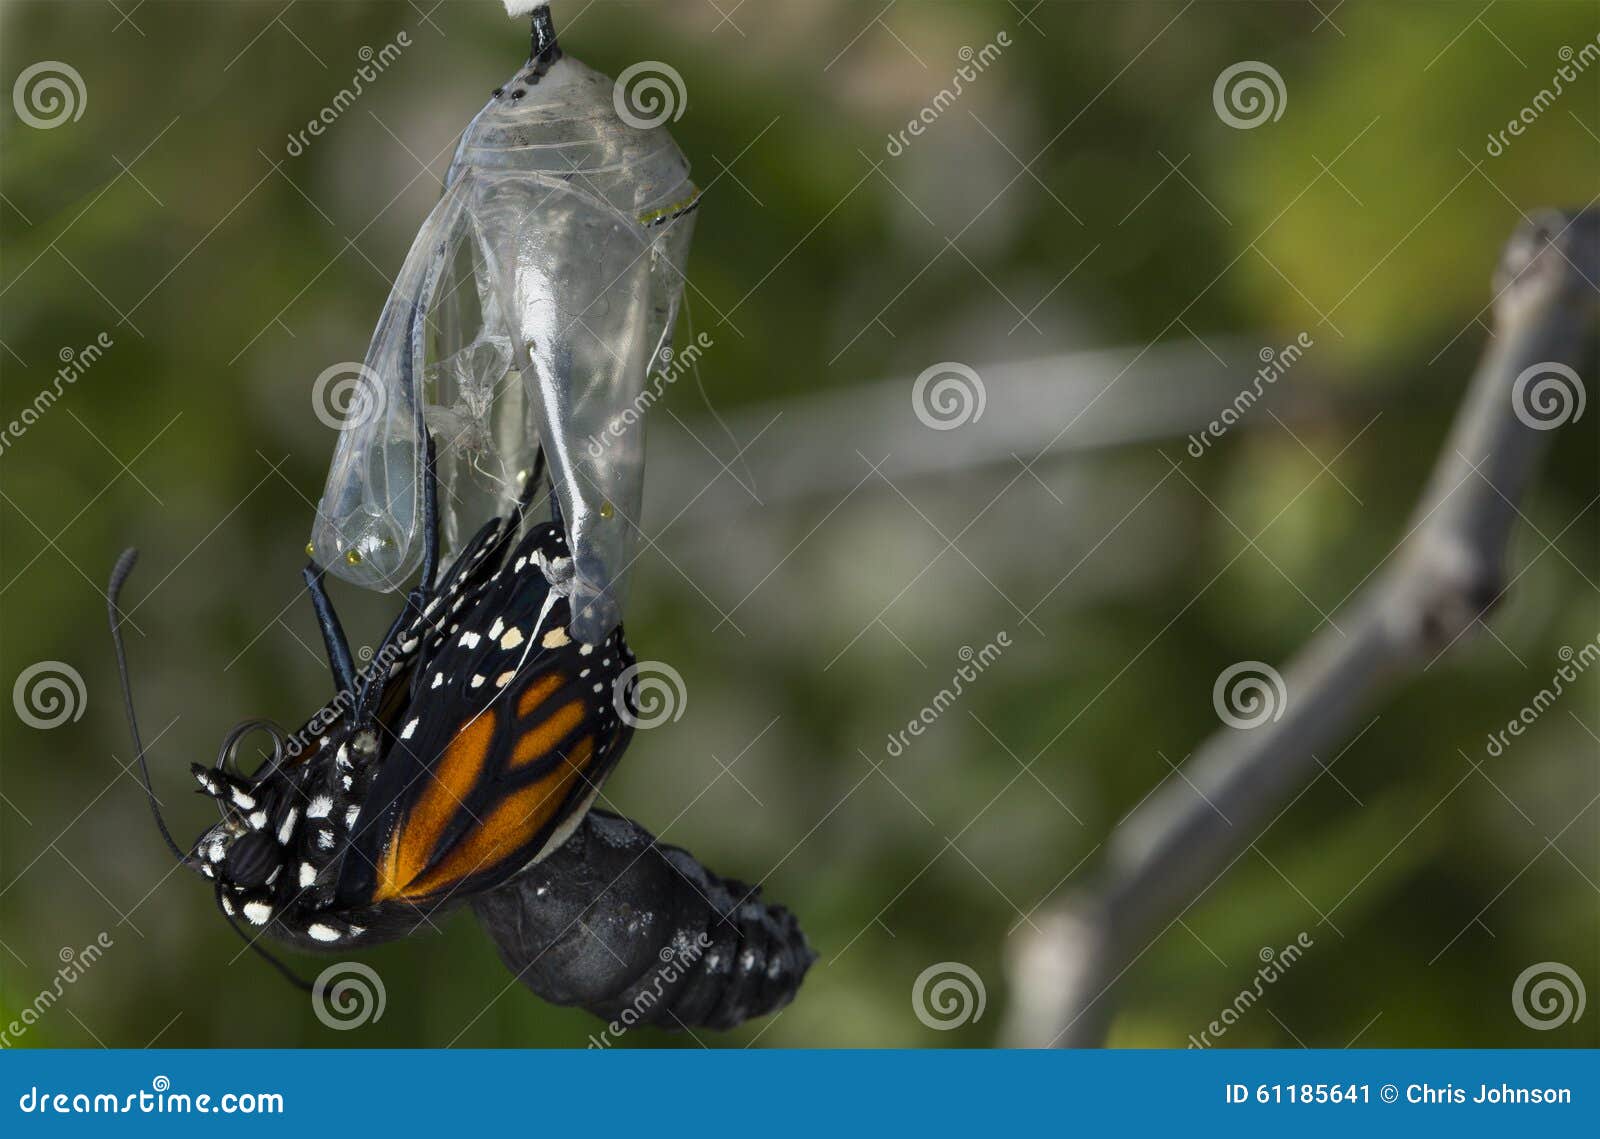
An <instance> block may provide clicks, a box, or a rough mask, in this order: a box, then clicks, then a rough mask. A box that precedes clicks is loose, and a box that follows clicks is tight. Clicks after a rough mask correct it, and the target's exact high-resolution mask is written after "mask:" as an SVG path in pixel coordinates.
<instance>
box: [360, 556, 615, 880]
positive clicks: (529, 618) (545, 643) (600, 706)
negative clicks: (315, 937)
mask: <svg viewBox="0 0 1600 1139" xmlns="http://www.w3.org/2000/svg"><path fill="white" fill-rule="evenodd" d="M565 557H566V551H565V545H564V542H563V539H562V537H561V534H560V531H559V529H557V528H556V527H554V526H552V525H549V524H541V525H539V526H536V527H534V528H533V529H532V530H531V531H530V532H529V533H528V535H527V536H526V537H525V538H524V539H523V541H522V542H521V543H520V544H519V546H518V547H517V549H516V550H515V551H514V552H513V553H511V554H510V555H508V556H507V557H506V559H505V564H503V565H501V566H500V568H499V569H497V570H496V571H495V572H494V573H493V574H492V575H490V576H489V578H488V579H487V580H486V581H485V582H484V583H483V585H482V588H481V589H480V590H479V591H477V595H476V596H474V597H473V598H471V599H470V600H469V601H467V602H466V603H464V604H462V605H461V607H460V608H459V609H458V610H452V611H450V612H447V613H446V615H445V619H444V620H442V621H440V623H439V624H438V625H437V626H436V628H435V630H434V631H433V632H432V633H430V634H429V635H428V637H427V641H428V644H427V645H426V646H425V648H424V649H423V651H422V652H421V654H420V655H419V656H418V658H417V660H416V664H415V667H414V671H413V672H412V675H411V683H410V703H409V706H408V707H407V709H406V710H405V711H404V712H403V713H402V714H401V715H400V716H398V717H397V718H396V719H395V720H393V721H391V723H392V724H393V725H395V732H394V738H393V739H392V741H388V747H387V752H386V754H385V755H384V758H383V759H382V761H381V764H380V768H379V771H378V774H377V776H376V778H375V780H374V783H373V787H372V792H371V795H370V796H369V797H368V800H367V804H366V806H365V807H364V808H363V810H362V818H361V820H360V825H359V826H358V827H357V829H356V833H355V835H354V836H353V841H354V843H355V846H356V848H357V851H358V852H359V853H360V854H362V855H365V857H356V858H352V859H347V860H346V864H345V870H344V873H343V874H342V875H341V880H340V887H339V895H340V899H341V901H342V902H344V903H345V904H352V905H366V904H381V903H386V902H404V903H411V904H419V905H421V904H425V905H432V904H436V903H437V902H439V901H442V900H443V899H445V898H447V897H450V896H452V895H465V894H471V893H476V892H478V891H480V890H483V889H486V888H488V887H490V886H493V885H496V884H498V883H499V882H502V881H504V880H505V879H506V878H508V877H509V876H510V875H511V874H513V873H515V872H516V871H517V870H519V869H521V868H522V867H523V866H525V865H526V864H528V863H529V862H531V861H533V860H535V859H536V858H538V857H539V856H541V855H542V854H544V853H546V852H547V851H548V850H550V849H553V848H554V845H558V843H559V839H560V838H562V837H564V836H565V834H566V833H568V832H569V831H570V829H571V827H572V826H574V825H576V823H577V821H578V820H579V819H581V818H582V815H583V812H584V811H585V810H586V809H587V807H588V804H589V803H590V802H591V801H592V800H593V798H594V796H595V795H596V794H597V793H598V791H599V788H600V784H601V782H602V781H603V780H604V778H605V776H606V774H607V773H608V772H609V771H610V770H611V768H612V767H613V766H614V765H615V763H616V761H617V759H618V757H619V756H620V755H621V753H622V751H623V749H624V748H625V747H626V745H627V741H628V738H629V736H630V735H631V728H630V726H629V725H628V723H627V722H626V721H625V720H624V719H623V718H622V717H621V716H620V715H619V714H618V711H617V708H616V707H615V695H614V693H615V691H616V682H617V680H618V678H619V677H621V675H622V674H623V673H624V672H625V671H626V670H627V669H628V667H629V666H631V665H632V663H633V658H632V656H631V654H630V653H629V652H628V650H627V646H626V642H625V641H624V640H623V637H622V634H621V631H620V630H618V631H616V632H613V633H612V634H611V635H610V637H608V639H607V640H606V641H605V642H603V643H601V644H599V645H585V644H581V643H579V642H577V641H576V640H574V639H573V638H572V636H571V633H570V628H569V626H570V621H571V611H570V607H569V604H568V600H567V598H566V596H565V595H564V594H563V593H562V592H561V591H560V590H559V589H558V588H554V587H552V586H551V582H550V577H548V576H547V573H548V572H549V567H551V566H552V565H554V566H556V567H560V566H561V565H562V563H563V559H565ZM556 577H557V579H558V580H559V579H560V574H559V573H557V574H556ZM451 605H452V606H454V605H455V602H454V601H452V602H451Z"/></svg>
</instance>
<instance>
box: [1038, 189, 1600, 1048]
mask: <svg viewBox="0 0 1600 1139" xmlns="http://www.w3.org/2000/svg"><path fill="white" fill-rule="evenodd" d="M1597 281H1600V212H1597V211H1592V210H1591V211H1585V212H1583V213H1581V214H1577V215H1563V214H1559V213H1554V212H1549V213H1544V214H1541V215H1539V216H1537V217H1535V218H1533V219H1532V220H1531V221H1529V222H1528V223H1527V224H1525V225H1524V226H1522V227H1521V228H1520V229H1519V230H1518V231H1517V233H1516V235H1515V236H1514V237H1513V238H1512V240H1511V242H1510V244H1509V245H1508V247H1507V249H1506V253H1505V255H1504V257H1503V259H1502V263H1501V267H1500V271H1499V273H1498V275H1497V279H1496V281H1495V289H1496V292H1495V301H1494V313H1495V326H1496V327H1495V336H1494V338H1493V340H1492V341H1491V343H1490V345H1489V347H1488V349H1487V351H1486V352H1485V354H1484V357H1483V360H1482V362H1481V363H1480V365H1479V367H1478V370H1477V374H1476V375H1475V377H1474V378H1473V381H1472V385H1471V387H1470V389H1469V390H1468V392H1467V395H1466V399H1465V401H1464V403H1463V405H1462V408H1461V411H1460V412H1459V414H1458V416H1457V419H1456V423H1455V426H1454V428H1453V430H1452V431H1451V433H1450V436H1449V438H1448V439H1447V440H1446V442H1445V444H1444V447H1443V450H1442V451H1441V453H1440V456H1439V460H1438V462H1437V464H1436V465H1435V468H1434V472H1433V475H1432V478H1431V480H1430V481H1429V483H1428V486H1427V489H1426V491H1425V492H1424V493H1423V495H1422V498H1421V501H1420V503H1419V505H1418V507H1417V511H1416V515H1415V517H1414V519H1413V524H1412V526H1411V527H1410V528H1409V532H1408V534H1407V536H1406V537H1405V538H1404V540H1403V541H1402V542H1401V543H1400V545H1399V546H1398V547H1397V548H1396V550H1395V552H1394V553H1393V555H1392V556H1390V557H1389V558H1388V559H1386V561H1385V562H1384V563H1383V564H1382V565H1381V566H1380V567H1379V568H1378V569H1377V570H1376V571H1375V572H1374V573H1373V575H1372V578H1371V580H1370V582H1369V583H1368V585H1367V586H1366V587H1365V588H1364V589H1363V590H1362V592H1361V593H1360V594H1359V595H1358V596H1357V597H1356V598H1355V599H1354V600H1353V601H1352V602H1351V603H1350V605H1349V606H1347V607H1346V608H1345V609H1343V610H1341V612H1340V613H1339V614H1338V615H1336V616H1335V621H1336V622H1337V625H1338V627H1339V629H1342V630H1343V635H1341V634H1340V633H1338V632H1336V631H1335V630H1334V629H1332V628H1329V629H1325V630H1324V631H1323V633H1322V634H1321V635H1319V636H1317V637H1314V638H1313V639H1312V641H1311V642H1310V643H1309V644H1308V645H1307V646H1306V647H1305V648H1304V649H1303V650H1302V651H1301V652H1300V653H1299V654H1298V655H1297V656H1296V657H1295V658H1294V660H1293V661H1292V662H1291V663H1290V664H1289V665H1288V667H1287V668H1286V669H1284V670H1283V677H1284V687H1285V689H1286V691H1287V699H1286V700H1285V701H1284V702H1283V715H1282V717H1281V718H1280V719H1277V720H1272V721H1269V722H1266V723H1263V724H1261V725H1260V726H1258V727H1255V728H1251V729H1248V730H1245V729H1238V728H1223V729H1222V730H1220V731H1218V732H1217V733H1216V734H1214V735H1213V736H1212V737H1211V738H1210V739H1209V740H1207V741H1206V743H1205V744H1204V745H1203V746H1202V747H1201V748H1200V749H1199V750H1198V751H1196V752H1195V754H1194V757H1193V759H1191V760H1190V761H1189V762H1188V763H1187V764H1186V765H1185V766H1184V768H1183V769H1182V775H1183V778H1181V779H1171V780H1168V781H1167V782H1166V784H1165V785H1163V786H1162V787H1161V788H1160V789H1159V790H1158V791H1156V792H1155V793H1154V794H1152V795H1151V796H1150V797H1149V798H1148V799H1147V800H1145V801H1144V803H1142V804H1141V805H1140V806H1139V807H1138V808H1136V809H1135V810H1134V811H1133V812H1132V813H1131V814H1130V815H1128V816H1127V817H1126V818H1125V819H1123V820H1122V822H1121V823H1119V824H1118V826H1117V828H1116V830H1115V831H1114V832H1113V834H1112V837H1111V839H1110V840H1109V841H1108V842H1107V844H1106V854H1105V858H1104V862H1103V863H1102V865H1101V868H1100V874H1099V878H1098V885H1097V886H1096V887H1095V888H1094V889H1092V890H1091V891H1090V892H1088V893H1085V894H1083V895H1080V896H1078V897H1075V898H1073V899H1071V900H1069V901H1068V902H1067V903H1066V904H1065V905H1064V906H1062V907H1060V908H1058V909H1056V910H1055V911H1054V912H1052V913H1051V914H1049V915H1048V916H1047V917H1045V918H1044V919H1042V920H1040V919H1036V924H1037V925H1038V927H1039V932H1037V933H1033V932H1031V931H1030V932H1029V933H1028V935H1027V936H1026V937H1025V938H1024V939H1023V941H1022V943H1021V944H1020V946H1019V949H1018V951H1017V952H1016V954H1015V956H1014V958H1013V961H1012V1008H1011V1011H1010V1014H1009V1015H1010V1019H1009V1023H1008V1039H1009V1042H1010V1043H1013V1044H1018V1045H1025V1046H1042V1045H1055V1046H1067V1047H1072V1046H1092V1045H1095V1044H1097V1043H1099V1042H1100V1041H1101V1040H1102V1039H1103V1037H1104V1034H1105V1030H1106V1027H1107V1025H1108V1023H1109V1020H1110V1017H1111V1010H1112V1007H1113V994H1112V990H1113V988H1114V987H1115V986H1116V984H1117V982H1118V981H1119V980H1120V978H1121V977H1122V975H1123V974H1124V973H1125V972H1126V971H1127V970H1128V969H1129V968H1131V967H1132V966H1133V965H1134V963H1135V962H1137V961H1138V959H1139V957H1141V956H1142V955H1143V953H1144V951H1145V949H1147V948H1148V947H1149V945H1151V944H1153V943H1154V941H1155V940H1156V939H1158V938H1159V937H1160V936H1161V935H1162V934H1163V933H1165V932H1166V930H1168V929H1170V928H1171V927H1172V926H1173V925H1174V924H1176V923H1177V922H1178V921H1180V920H1181V919H1182V917H1183V914H1184V913H1185V912H1187V910H1188V909H1189V907H1190V906H1192V905H1194V904H1195V902H1196V901H1198V900H1199V899H1200V897H1201V896H1203V895H1204V894H1205V893H1206V891H1207V890H1208V889H1209V888H1210V887H1211V885H1212V884H1213V883H1214V882H1216V881H1217V880H1218V879H1219V878H1221V877H1222V875H1223V874H1225V873H1226V872H1227V870H1228V868H1229V867H1231V866H1232V865H1233V863H1234V862H1236V861H1237V860H1238V859H1239V857H1241V856H1242V855H1243V854H1244V853H1245V852H1247V851H1248V850H1249V849H1250V846H1251V844H1252V843H1253V842H1254V841H1255V839H1256V837H1257V836H1258V835H1259V834H1260V833H1261V831H1262V829H1263V827H1264V825H1265V824H1266V823H1267V822H1268V821H1269V820H1270V819H1271V817H1272V814H1273V812H1274V811H1276V810H1278V809H1280V805H1281V804H1282V803H1283V802H1284V801H1285V800H1286V799H1288V798H1289V797H1290V796H1291V795H1292V794H1294V793H1295V792H1296V791H1297V790H1299V789H1300V788H1303V787H1304V786H1305V785H1307V784H1308V783H1309V782H1310V781H1311V780H1312V779H1314V778H1315V777H1316V775H1317V773H1318V772H1319V771H1320V770H1321V769H1320V766H1319V764H1318V763H1317V760H1316V759H1315V758H1314V755H1315V754H1322V755H1327V754H1329V752H1330V749H1336V748H1337V745H1338V743H1339V742H1340V741H1341V740H1343V739H1344V738H1345V737H1346V736H1347V735H1348V734H1349V733H1350V731H1351V729H1352V726H1353V725H1354V724H1355V722H1356V716H1357V713H1358V711H1359V710H1360V709H1361V708H1362V707H1363V706H1364V705H1368V704H1370V703H1371V702H1372V701H1373V700H1374V698H1375V697H1377V696H1378V695H1379V694H1381V693H1383V692H1385V691H1387V690H1388V689H1390V688H1391V687H1392V686H1393V685H1395V684H1396V682H1398V681H1399V680H1401V679H1403V678H1404V677H1406V676H1408V675H1409V674H1411V673H1412V672H1414V671H1416V670H1417V669H1418V668H1420V667H1421V666H1422V665H1423V664H1424V663H1426V662H1427V661H1428V660H1430V659H1431V658H1433V657H1435V656H1437V655H1438V654H1440V653H1442V652H1443V651H1444V650H1445V649H1446V648H1448V647H1449V646H1451V645H1453V644H1454V643H1455V642H1456V641H1457V640H1458V639H1460V638H1461V637H1462V636H1463V635H1464V634H1466V633H1467V632H1468V631H1469V630H1470V629H1471V627H1472V626H1473V625H1474V624H1475V623H1476V622H1477V621H1478V620H1479V618H1480V617H1482V616H1483V615H1484V614H1485V613H1486V612H1487V611H1488V610H1489V609H1490V608H1492V607H1493V606H1494V605H1495V604H1496V603H1497V602H1498V601H1499V600H1500V597H1501V595H1502V594H1503V592H1504V589H1505V585H1504V582H1505V573H1504V561H1505V554H1506V548H1507V543H1508V540H1509V535H1510V533H1511V530H1512V527H1513V526H1514V525H1515V521H1516V519H1517V517H1518V509H1517V503H1518V502H1519V501H1520V500H1521V498H1522V497H1523V494H1524V492H1525V490H1526V489H1527V486H1528V484H1529V482H1530V481H1531V480H1532V478H1533V475H1534V472H1535V470H1536V467H1537V465H1538V461H1539V458H1540V456H1541V455H1542V454H1543V452H1544V449H1545V446H1546V445H1547V444H1548V443H1549V441H1550V437H1551V435H1552V432H1551V431H1549V430H1544V429H1540V428H1536V427H1535V426H1533V424H1534V423H1535V422H1538V416H1539V414H1540V411H1541V405H1540V403H1539V398H1538V397H1539V395H1540V390H1539V383H1538V379H1537V378H1534V379H1531V380H1530V379H1529V378H1526V377H1528V375H1529V373H1530V370H1533V375H1534V376H1535V377H1538V376H1544V377H1546V378H1548V377H1549V376H1550V375H1551V370H1550V368H1549V365H1551V364H1561V365H1565V366H1566V367H1569V368H1572V369H1574V370H1576V369H1578V368H1580V367H1582V366H1583V364H1584V362H1585V360H1584V357H1585V353H1586V352H1592V345H1593V340H1592V336H1593V332H1594V328H1595V325H1596V318H1597V316H1600V303H1597V301H1600V294H1597V291H1596V285H1595V282H1597ZM1519 379H1520V380H1521V383H1520V384H1519ZM1551 394H1552V393H1551V392H1549V391H1546V392H1545V393H1544V395H1545V396H1549V395H1551ZM1568 394H1569V395H1576V394H1578V393H1573V392H1570V391H1569V393H1568ZM1519 405H1520V407H1519ZM1543 410H1544V411H1548V410H1549V406H1548V405H1544V406H1543ZM1541 426H1542V427H1548V426H1550V424H1548V423H1545V424H1542V425H1541ZM1018 936H1019V937H1022V935H1021V934H1019V935H1018Z"/></svg>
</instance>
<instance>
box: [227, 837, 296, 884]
mask: <svg viewBox="0 0 1600 1139" xmlns="http://www.w3.org/2000/svg"><path fill="white" fill-rule="evenodd" d="M282 862H283V857H282V855H281V853H280V851H279V848H278V844H277V843H276V842H274V841H273V838H272V836H271V835H270V834H267V833H266V832H265V831H251V832H249V833H248V834H244V835H241V836H239V838H238V839H237V840H235V842H234V843H233V845H232V846H230V847H229V848H228V854H227V857H226V858H224V859H223V862H222V876H223V878H225V879H226V880H227V881H229V882H231V883H233V884H234V885H236V886H261V885H265V884H266V881H267V879H268V878H270V877H272V872H273V871H274V870H275V869H277V868H278V866H280V865H281V864H282Z"/></svg>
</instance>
